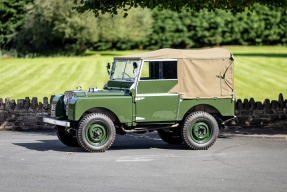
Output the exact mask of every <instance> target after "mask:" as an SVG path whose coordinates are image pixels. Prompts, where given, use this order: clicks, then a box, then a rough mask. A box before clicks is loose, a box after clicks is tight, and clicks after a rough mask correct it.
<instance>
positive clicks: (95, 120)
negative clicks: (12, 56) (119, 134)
mask: <svg viewBox="0 0 287 192" xmlns="http://www.w3.org/2000/svg"><path fill="white" fill-rule="evenodd" d="M115 136H116V129H115V126H114V123H113V122H112V120H111V119H110V118H109V117H107V116H106V115H104V114H101V113H92V114H89V115H87V116H85V117H84V118H83V119H82V120H81V121H80V123H79V128H78V130H77V139H78V142H79V144H80V145H81V146H82V147H83V148H84V149H86V150H87V151H89V152H104V151H105V150H107V149H108V148H110V146H111V145H112V144H113V142H114V140H115Z"/></svg>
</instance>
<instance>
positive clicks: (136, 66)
mask: <svg viewBox="0 0 287 192" xmlns="http://www.w3.org/2000/svg"><path fill="white" fill-rule="evenodd" d="M133 67H134V70H133V73H135V69H136V68H138V64H137V62H133Z"/></svg>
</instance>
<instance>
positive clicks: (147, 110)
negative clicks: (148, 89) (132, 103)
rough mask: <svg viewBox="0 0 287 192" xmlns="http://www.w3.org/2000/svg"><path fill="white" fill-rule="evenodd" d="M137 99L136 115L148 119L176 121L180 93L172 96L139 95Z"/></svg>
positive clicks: (146, 120)
mask: <svg viewBox="0 0 287 192" xmlns="http://www.w3.org/2000/svg"><path fill="white" fill-rule="evenodd" d="M137 98H144V99H142V100H138V101H136V117H138V118H139V117H140V118H144V120H136V122H148V121H175V120H176V116H177V106H178V95H171V96H139V97H137Z"/></svg>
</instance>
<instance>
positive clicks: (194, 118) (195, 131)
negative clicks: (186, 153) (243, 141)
mask: <svg viewBox="0 0 287 192" xmlns="http://www.w3.org/2000/svg"><path fill="white" fill-rule="evenodd" d="M218 134H219V128H218V124H217V121H216V119H215V118H214V117H213V116H212V115H210V114H209V113H206V112H204V111H197V112H194V113H191V114H190V115H188V116H187V117H186V119H185V121H184V125H183V127H182V138H183V140H184V142H185V143H186V144H187V145H188V146H189V147H190V148H192V149H196V150H205V149H208V148H209V147H211V146H212V145H213V144H214V142H215V141H216V139H217V137H218Z"/></svg>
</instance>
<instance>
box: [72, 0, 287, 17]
mask: <svg viewBox="0 0 287 192" xmlns="http://www.w3.org/2000/svg"><path fill="white" fill-rule="evenodd" d="M74 3H75V5H77V6H76V7H75V9H77V10H78V12H80V13H83V12H85V11H90V10H92V11H93V12H94V13H95V15H96V16H99V14H100V13H102V14H103V13H110V14H111V15H117V14H118V10H120V9H124V11H125V14H124V16H125V17H126V16H127V15H128V13H127V12H128V11H129V10H130V9H131V8H132V7H135V8H136V7H141V8H148V9H154V8H159V9H164V10H170V11H174V12H178V13H180V12H181V11H182V10H183V9H187V10H189V11H192V12H199V11H200V10H204V9H206V10H208V11H215V10H216V9H221V10H225V11H231V12H233V13H241V12H244V11H245V9H246V8H248V9H249V10H250V11H251V12H252V11H253V10H254V9H255V8H254V4H256V3H259V4H261V5H268V6H275V7H281V8H283V9H284V10H286V9H287V1H286V0H228V1H227V0H200V1H199V0H173V1H170V0H168V1H167V0H157V1H143V0H108V1H107V0H97V1H95V0H74Z"/></svg>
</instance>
